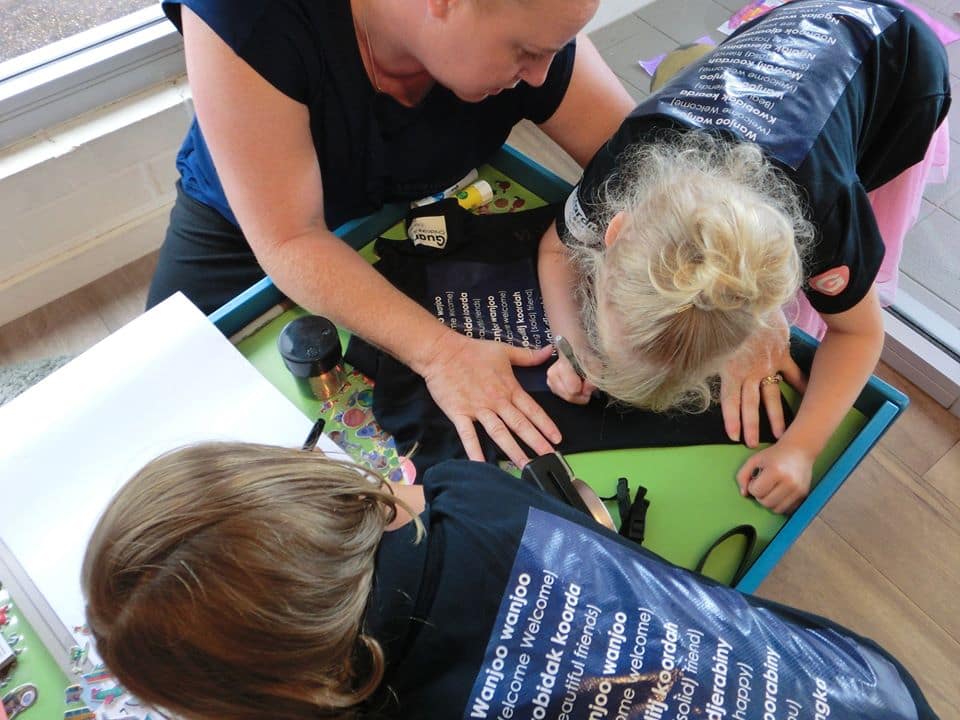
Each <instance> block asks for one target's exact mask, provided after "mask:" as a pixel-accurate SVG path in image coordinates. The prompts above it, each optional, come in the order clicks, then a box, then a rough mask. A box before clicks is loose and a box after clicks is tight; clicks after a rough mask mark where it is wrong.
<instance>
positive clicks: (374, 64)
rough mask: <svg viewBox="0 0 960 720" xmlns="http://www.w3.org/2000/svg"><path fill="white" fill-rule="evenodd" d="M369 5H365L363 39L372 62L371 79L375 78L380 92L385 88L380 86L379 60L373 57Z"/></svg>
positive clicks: (369, 59) (374, 84)
mask: <svg viewBox="0 0 960 720" xmlns="http://www.w3.org/2000/svg"><path fill="white" fill-rule="evenodd" d="M368 8H369V5H367V6H365V7H364V11H363V20H362V21H361V24H362V25H363V39H364V40H365V41H366V44H367V60H368V62H369V63H370V75H371V78H370V79H371V80H373V87H375V88H376V90H377V92H378V93H382V92H383V88H381V87H380V78H379V77H378V76H377V61H376V60H375V59H374V57H373V45H372V44H371V42H370V31H369V30H368V29H367V13H368V12H369V10H368Z"/></svg>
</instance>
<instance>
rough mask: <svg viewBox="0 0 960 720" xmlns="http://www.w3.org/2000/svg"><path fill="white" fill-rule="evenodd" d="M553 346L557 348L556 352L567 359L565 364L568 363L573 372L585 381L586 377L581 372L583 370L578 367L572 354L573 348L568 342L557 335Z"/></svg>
mask: <svg viewBox="0 0 960 720" xmlns="http://www.w3.org/2000/svg"><path fill="white" fill-rule="evenodd" d="M553 345H554V347H556V348H557V352H558V353H560V354H561V355H563V356H564V357H565V358H566V359H567V362H568V363H570V367H572V368H573V371H574V372H575V373H576V374H577V375H578V376H579V377H580V379H581V380H583V379H585V378H586V377H587V376H586V374H585V373H584V372H583V368H582V367H581V366H580V362H579V361H578V360H577V356H576V355H574V353H573V348H572V347H571V346H570V341H569V340H567V339H566V338H565V337H564V336H563V335H557V336H556V337H555V338H554V339H553Z"/></svg>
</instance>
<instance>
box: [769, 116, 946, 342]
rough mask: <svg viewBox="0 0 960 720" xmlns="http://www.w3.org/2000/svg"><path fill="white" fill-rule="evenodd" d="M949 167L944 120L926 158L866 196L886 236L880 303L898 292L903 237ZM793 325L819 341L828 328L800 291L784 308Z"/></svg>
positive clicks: (877, 282) (890, 300) (879, 281)
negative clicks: (929, 186)
mask: <svg viewBox="0 0 960 720" xmlns="http://www.w3.org/2000/svg"><path fill="white" fill-rule="evenodd" d="M949 166H950V130H949V128H948V127H947V121H946V120H944V121H943V123H941V125H940V127H939V128H937V131H936V132H935V133H934V134H933V137H932V138H930V145H929V147H927V153H926V155H924V157H923V160H921V161H920V162H918V163H917V164H916V165H914V166H913V167H911V168H908V169H907V170H904V171H903V172H902V173H900V174H899V175H897V177H895V178H894V179H893V180H891V181H890V182H888V183H887V184H885V185H881V186H880V187H878V188H877V189H876V190H874V191H873V192H871V193H869V194H868V196H867V197H869V198H870V205H871V206H872V207H873V214H874V216H875V217H876V219H877V227H878V228H879V229H880V235H881V236H882V237H883V244H884V246H885V253H884V256H883V264H882V265H881V266H880V270H879V272H878V273H877V279H876V280H875V281H874V284H875V285H876V286H877V290H878V291H879V294H880V302H881V304H883V305H890V304H891V303H893V300H894V298H895V296H896V292H897V281H898V278H899V274H900V256H901V255H902V254H903V239H904V237H906V234H907V232H908V231H909V230H910V228H911V227H913V225H914V223H916V222H917V218H918V217H919V216H920V202H921V201H922V200H923V190H924V188H925V187H926V185H927V183H928V182H933V183H942V182H944V181H946V179H947V170H948V168H949ZM784 312H786V315H787V320H789V321H790V322H791V324H793V325H796V326H797V327H798V328H800V329H801V330H803V331H804V332H806V333H809V334H810V335H812V336H813V337H815V338H817V339H818V340H822V339H823V334H824V333H825V332H826V330H827V326H826V323H824V322H823V318H821V317H820V314H819V313H818V312H817V311H816V310H814V309H813V307H812V306H811V305H810V301H809V300H807V296H806V295H804V293H803V292H802V291H799V292H797V295H796V297H795V298H794V300H793V301H791V302H790V303H788V304H787V306H786V307H785V308H784Z"/></svg>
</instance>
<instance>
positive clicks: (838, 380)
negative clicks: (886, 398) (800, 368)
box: [737, 287, 884, 512]
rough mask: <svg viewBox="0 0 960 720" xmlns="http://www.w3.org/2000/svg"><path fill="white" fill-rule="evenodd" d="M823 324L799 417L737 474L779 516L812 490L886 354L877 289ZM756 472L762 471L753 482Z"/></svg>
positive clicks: (745, 491) (743, 486) (744, 487)
mask: <svg viewBox="0 0 960 720" xmlns="http://www.w3.org/2000/svg"><path fill="white" fill-rule="evenodd" d="M823 319H824V321H825V322H826V324H827V332H826V335H825V336H824V338H823V342H822V343H821V344H820V347H819V348H818V349H817V352H816V354H815V355H814V359H813V367H812V368H811V370H810V380H809V383H808V384H807V392H806V394H805V395H804V397H803V400H802V402H801V403H800V409H799V411H798V412H797V416H796V418H795V419H794V421H793V423H791V425H790V427H789V428H787V430H786V432H784V433H783V435H782V436H781V437H780V439H779V440H778V441H777V443H776V444H775V445H773V446H771V447H769V448H767V449H766V450H763V451H761V452H759V453H757V454H756V455H754V456H753V457H751V458H750V459H749V460H748V461H747V462H746V464H744V466H743V467H742V468H741V469H740V471H739V472H738V473H737V483H738V484H739V485H740V490H741V492H742V493H743V494H744V495H746V494H748V493H749V494H750V495H753V496H754V497H755V498H757V500H758V501H759V502H760V503H761V504H762V505H764V506H765V507H768V508H770V509H771V510H774V511H775V512H788V511H790V510H792V509H794V508H795V507H796V506H797V505H798V504H799V503H800V501H801V500H802V499H803V498H804V497H805V496H806V495H807V493H808V492H809V491H810V481H811V473H812V469H813V463H814V460H816V457H817V455H819V454H820V451H821V450H823V448H824V446H825V445H826V444H827V441H828V440H829V439H830V436H831V435H832V434H833V432H834V430H836V429H837V426H838V425H839V424H840V421H841V420H843V418H844V416H845V415H846V414H847V411H848V410H849V409H850V408H851V407H852V406H853V403H854V401H855V400H856V399H857V396H858V395H859V394H860V391H861V390H862V389H863V386H864V385H865V384H866V382H867V379H868V378H869V377H870V374H871V373H872V372H873V370H874V368H875V367H876V364H877V361H878V360H879V359H880V352H881V350H882V349H883V338H884V334H883V316H882V314H881V309H880V301H879V299H878V298H877V291H876V288H875V287H874V288H871V289H870V292H869V293H868V294H867V296H866V297H864V298H863V299H862V300H861V301H860V302H859V303H857V304H856V305H855V306H854V307H852V308H851V309H850V310H847V311H846V312H843V313H838V314H836V315H824V316H823ZM757 468H760V469H761V471H760V473H759V474H758V475H757V476H756V477H755V478H752V475H753V474H754V472H755V470H756V469H757Z"/></svg>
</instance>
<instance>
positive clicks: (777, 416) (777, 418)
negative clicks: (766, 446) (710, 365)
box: [720, 310, 807, 447]
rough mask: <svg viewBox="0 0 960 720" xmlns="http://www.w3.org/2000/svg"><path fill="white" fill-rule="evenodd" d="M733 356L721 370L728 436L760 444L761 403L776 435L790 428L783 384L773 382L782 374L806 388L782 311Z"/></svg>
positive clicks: (721, 389)
mask: <svg viewBox="0 0 960 720" xmlns="http://www.w3.org/2000/svg"><path fill="white" fill-rule="evenodd" d="M768 322H769V323H770V324H769V326H768V327H764V328H761V329H760V330H758V331H757V332H755V333H754V334H753V335H751V336H750V337H749V338H747V340H746V342H744V343H743V345H742V346H741V347H740V348H739V349H738V350H737V352H736V353H734V354H733V355H732V356H731V357H729V358H728V359H727V361H726V363H724V366H723V368H721V370H720V407H721V409H722V411H723V424H724V427H725V429H726V431H727V435H728V436H729V437H730V439H731V440H733V441H734V442H736V441H738V440H739V439H740V436H741V433H742V435H743V442H744V444H745V445H746V446H747V447H756V446H757V444H758V443H759V442H760V404H761V402H762V403H763V406H764V408H765V409H766V411H767V417H768V418H770V427H771V429H772V430H773V436H774V437H776V438H779V437H780V436H781V435H782V434H783V432H784V430H785V429H786V422H785V421H784V417H783V408H782V406H781V405H780V385H779V383H778V382H775V381H773V380H775V379H776V376H777V375H778V374H779V376H780V378H782V379H784V380H786V381H787V383H789V384H790V385H791V386H793V388H794V389H795V390H797V391H798V392H801V393H802V392H803V391H804V390H805V389H806V385H807V381H806V378H805V377H804V375H803V371H801V370H800V368H799V366H798V365H797V364H796V363H795V362H794V361H793V358H791V357H790V327H789V325H788V324H787V320H786V318H785V317H784V315H783V312H782V311H779V310H778V311H777V312H776V313H774V314H773V315H772V316H771V317H770V318H769V319H768Z"/></svg>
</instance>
